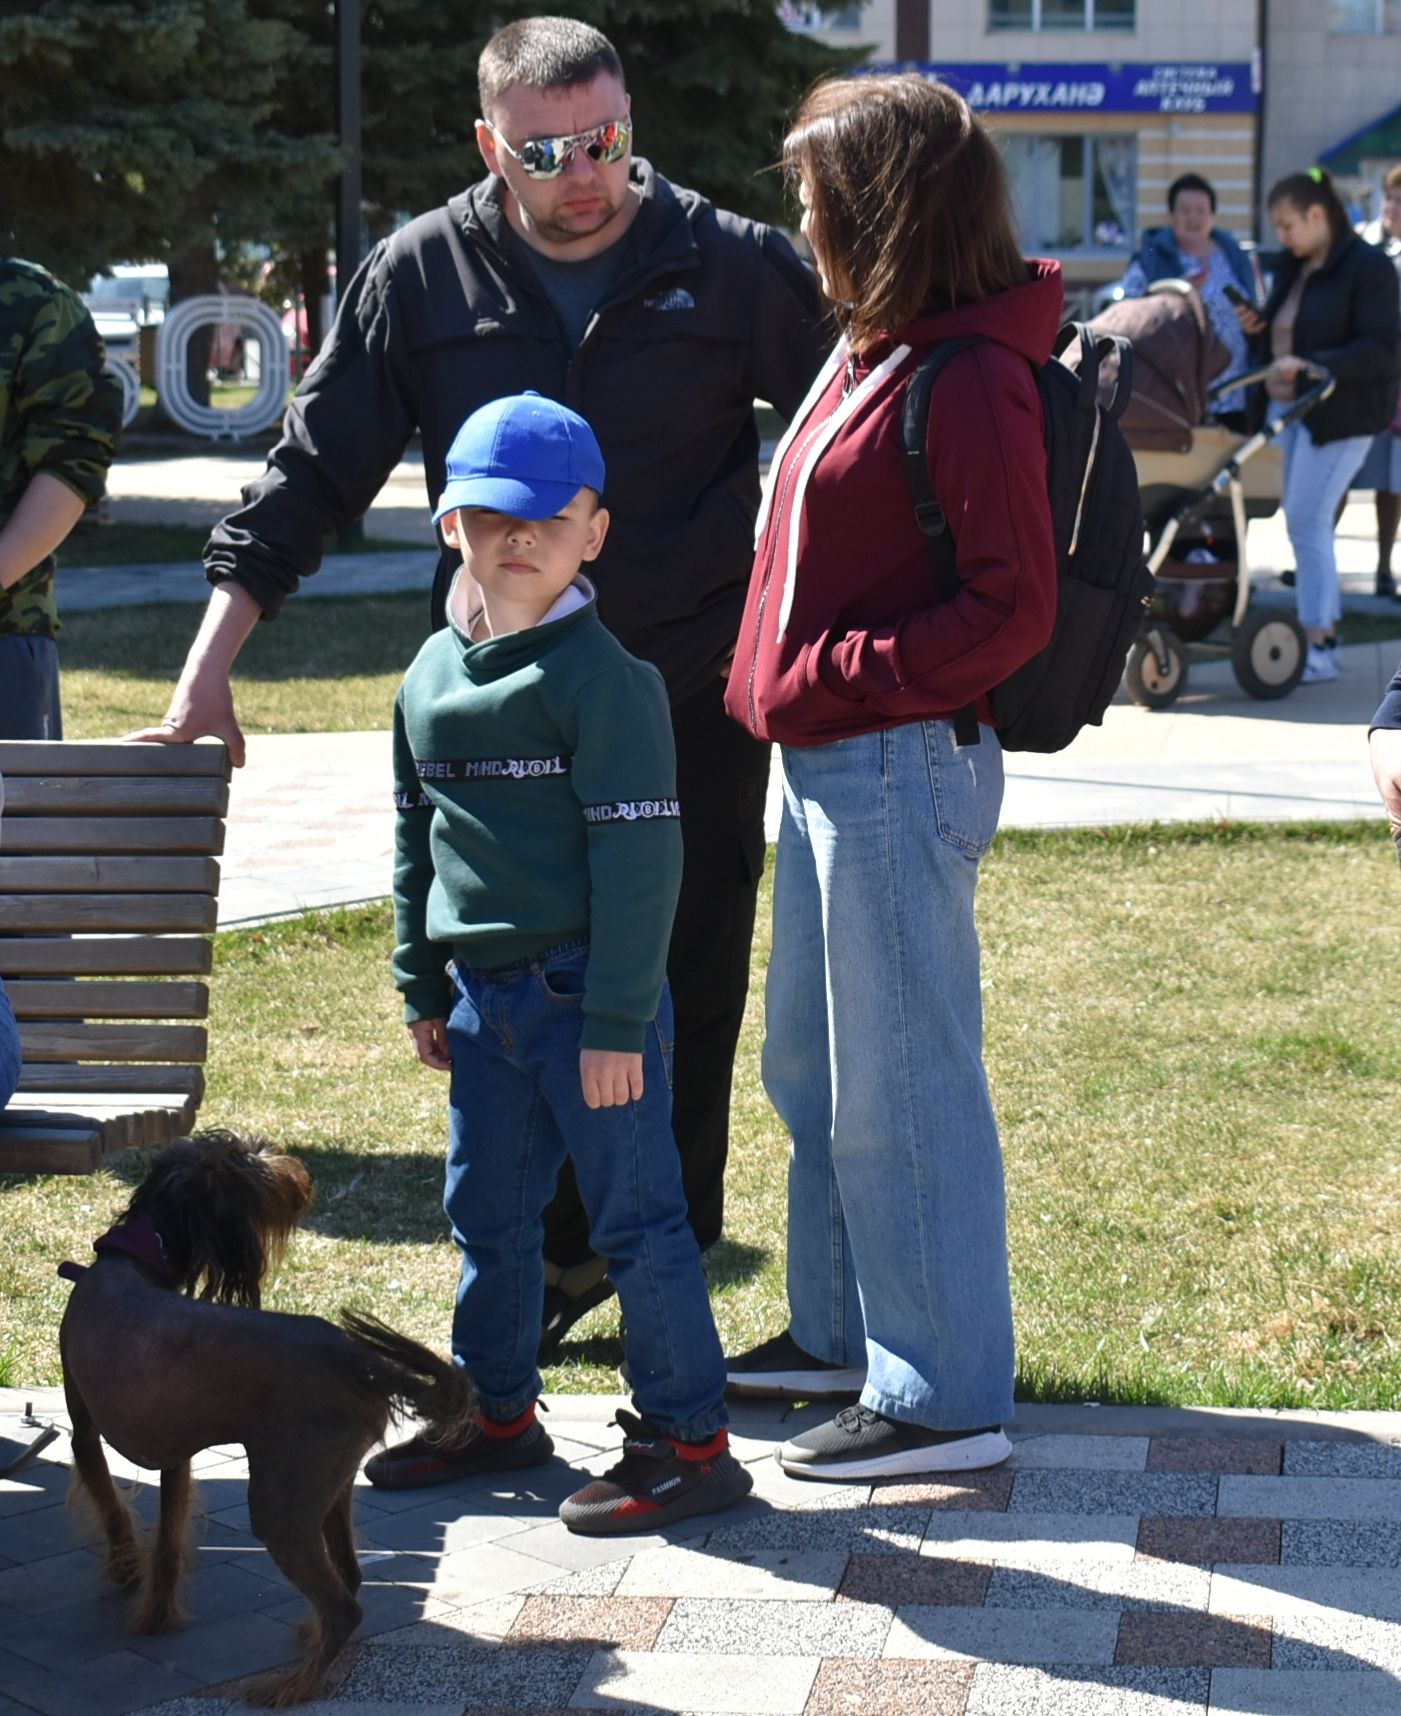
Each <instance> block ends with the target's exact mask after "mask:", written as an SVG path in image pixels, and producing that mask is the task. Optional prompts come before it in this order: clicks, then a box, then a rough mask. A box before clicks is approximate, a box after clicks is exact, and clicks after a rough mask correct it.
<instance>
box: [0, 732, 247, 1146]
mask: <svg viewBox="0 0 1401 1716" xmlns="http://www.w3.org/2000/svg"><path fill="white" fill-rule="evenodd" d="M0 775H3V776H4V781H5V808H4V816H3V819H2V820H0V977H3V978H4V981H5V988H6V990H7V992H8V994H9V997H10V1001H11V1003H12V1004H13V1006H14V1010H15V1015H16V1017H17V1018H18V1020H19V1025H20V1042H21V1045H22V1049H23V1056H24V1069H23V1071H22V1073H21V1075H20V1088H19V1090H18V1091H17V1092H16V1093H15V1095H14V1096H13V1097H12V1098H11V1100H10V1103H9V1106H8V1107H7V1108H6V1109H5V1111H4V1114H3V1115H0V1173H10V1174H88V1173H92V1172H93V1170H94V1169H96V1168H97V1167H98V1166H99V1165H100V1163H101V1161H102V1158H103V1157H104V1156H105V1155H107V1154H109V1153H110V1152H112V1151H114V1150H124V1149H127V1148H129V1147H132V1146H137V1145H147V1144H164V1143H167V1142H169V1140H171V1139H172V1138H182V1137H184V1136H185V1134H186V1133H187V1132H188V1131H189V1129H190V1126H191V1124H192V1122H193V1120H194V1117H195V1113H196V1111H197V1109H198V1108H199V1104H200V1100H201V1098H202V1097H203V1095H204V1071H203V1062H204V1058H205V1052H206V1047H207V1032H206V1031H205V1028H204V1025H203V1024H201V1023H198V1022H197V1021H200V1020H203V1019H205V1018H206V1017H207V1016H208V1012H209V990H208V986H207V984H206V983H205V982H204V981H203V979H204V978H206V977H207V976H208V974H209V970H210V966H211V964H212V960H213V947H212V944H211V942H210V940H209V938H210V936H211V934H212V933H213V930H214V926H215V918H216V914H217V911H218V892H219V865H218V862H217V854H218V853H219V852H221V851H222V850H223V845H224V815H225V812H226V811H227V809H228V803H229V760H228V752H227V751H226V750H225V749H224V747H223V746H222V745H125V744H117V743H110V744H109V743H102V744H83V743H78V744H20V743H14V742H10V743H0Z"/></svg>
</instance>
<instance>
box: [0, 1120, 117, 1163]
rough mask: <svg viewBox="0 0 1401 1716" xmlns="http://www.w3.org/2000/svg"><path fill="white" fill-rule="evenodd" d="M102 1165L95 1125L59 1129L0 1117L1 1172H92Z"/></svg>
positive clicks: (100, 1144)
mask: <svg viewBox="0 0 1401 1716" xmlns="http://www.w3.org/2000/svg"><path fill="white" fill-rule="evenodd" d="M101 1166H102V1134H101V1133H100V1132H99V1131H98V1130H97V1128H96V1127H92V1126H85V1127H77V1126H75V1127H73V1128H72V1129H71V1130H62V1129H59V1128H50V1127H47V1126H30V1125H28V1124H26V1123H25V1122H24V1121H20V1122H19V1123H18V1124H16V1125H10V1124H9V1123H8V1122H7V1121H5V1120H3V1119H0V1174H93V1173H96V1172H97V1170H98V1169H99V1168H100V1167H101Z"/></svg>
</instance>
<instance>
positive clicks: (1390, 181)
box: [1382, 167, 1401, 191]
mask: <svg viewBox="0 0 1401 1716" xmlns="http://www.w3.org/2000/svg"><path fill="white" fill-rule="evenodd" d="M1398 186H1401V167H1393V168H1392V169H1391V171H1390V172H1389V173H1388V174H1387V176H1386V177H1385V178H1384V179H1383V180H1382V189H1383V190H1384V191H1394V190H1396V189H1397V187H1398Z"/></svg>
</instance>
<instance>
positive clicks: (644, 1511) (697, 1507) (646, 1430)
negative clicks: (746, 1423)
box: [559, 1412, 754, 1537]
mask: <svg viewBox="0 0 1401 1716" xmlns="http://www.w3.org/2000/svg"><path fill="white" fill-rule="evenodd" d="M614 1422H615V1423H616V1424H620V1425H621V1426H622V1428H623V1430H624V1432H625V1434H626V1436H627V1440H626V1441H625V1442H624V1443H623V1457H622V1459H621V1460H619V1461H618V1463H617V1465H616V1466H613V1467H612V1468H611V1469H610V1470H609V1471H608V1472H606V1473H605V1474H604V1475H603V1477H601V1478H595V1479H594V1481H593V1482H592V1483H591V1484H585V1486H584V1487H583V1489H581V1490H577V1491H576V1492H575V1493H574V1494H573V1495H572V1496H570V1497H569V1499H568V1500H567V1501H565V1502H562V1503H561V1504H560V1510H559V1517H560V1518H561V1519H562V1520H563V1521H564V1523H565V1525H567V1526H568V1527H569V1529H570V1531H577V1532H580V1533H582V1534H583V1535H584V1536H586V1537H621V1536H623V1535H624V1534H625V1533H627V1532H638V1531H658V1530H660V1529H661V1527H662V1526H664V1525H670V1524H671V1523H672V1522H673V1520H678V1519H689V1518H690V1517H691V1515H692V1514H696V1513H714V1512H715V1511H716V1510H717V1509H718V1508H722V1507H729V1506H731V1505H732V1504H733V1503H734V1502H737V1501H741V1500H742V1499H743V1498H744V1497H745V1496H747V1495H748V1494H749V1492H750V1490H752V1489H753V1488H754V1480H753V1478H752V1477H750V1475H749V1473H748V1472H747V1471H745V1469H744V1467H743V1466H741V1465H740V1463H739V1461H738V1460H737V1459H735V1457H734V1455H733V1454H732V1453H731V1452H730V1438H729V1433H728V1432H727V1431H725V1430H717V1431H716V1432H715V1434H714V1435H713V1436H712V1437H711V1438H710V1440H709V1441H708V1442H682V1441H679V1440H678V1439H677V1438H676V1437H674V1436H663V1435H661V1434H659V1433H658V1432H657V1431H655V1430H652V1429H651V1428H650V1427H649V1426H648V1425H647V1424H645V1423H644V1422H643V1420H642V1419H640V1418H636V1417H634V1416H633V1414H632V1413H631V1412H620V1413H619V1414H618V1416H617V1418H616V1419H615V1420H614Z"/></svg>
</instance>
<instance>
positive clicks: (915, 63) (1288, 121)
mask: <svg viewBox="0 0 1401 1716" xmlns="http://www.w3.org/2000/svg"><path fill="white" fill-rule="evenodd" d="M794 21H795V22H796V23H797V26H798V27H800V28H807V29H812V30H814V31H815V32H816V33H818V34H820V35H821V36H822V37H823V39H825V40H827V41H829V42H832V43H834V44H836V43H846V44H848V45H850V44H852V43H854V42H857V41H860V42H864V43H869V44H871V56H870V58H871V62H872V63H873V64H874V65H878V66H880V67H881V68H882V69H885V68H889V69H897V68H898V69H902V70H904V69H909V70H918V71H920V72H922V73H924V74H925V75H926V76H930V77H938V78H940V79H941V80H943V81H946V82H948V83H950V84H952V85H953V86H954V87H955V88H957V89H959V90H960V91H961V92H962V93H963V94H964V95H966V96H967V97H968V99H969V101H970V103H971V104H972V105H973V106H974V107H975V108H977V109H978V110H979V112H980V113H981V114H982V116H983V118H984V120H985V121H986V123H987V124H988V126H989V128H990V129H991V130H992V131H993V132H994V134H995V135H996V137H997V138H998V141H999V143H1000V145H1001V147H1002V150H1003V154H1004V158H1005V159H1006V161H1007V165H1008V168H1009V171H1010V174H1011V180H1012V189H1013V194H1014V197H1015V199H1016V205H1017V213H1018V219H1019V222H1020V226H1021V237H1022V243H1023V246H1024V247H1025V249H1027V250H1028V251H1029V252H1034V253H1035V254H1038V255H1049V256H1055V257H1057V258H1058V259H1059V260H1060V262H1061V263H1062V265H1063V267H1064V269H1065V273H1066V282H1067V287H1068V289H1069V291H1070V292H1071V293H1072V294H1073V295H1078V296H1079V297H1080V298H1081V300H1082V302H1083V301H1084V299H1085V298H1087V297H1088V295H1089V294H1090V293H1092V292H1093V290H1094V289H1095V288H1096V287H1097V286H1099V285H1101V284H1103V283H1104V282H1105V281H1108V280H1113V279H1116V278H1117V277H1118V276H1119V275H1120V274H1121V273H1122V272H1123V270H1124V268H1125V266H1126V265H1127V263H1128V260H1129V258H1130V256H1131V255H1132V254H1133V252H1134V250H1135V249H1136V248H1137V246H1138V241H1139V236H1140V235H1141V233H1142V232H1143V230H1144V229H1145V228H1147V227H1152V226H1158V225H1161V224H1163V222H1165V220H1166V218H1167V210H1166V195H1167V189H1168V186H1169V185H1170V184H1171V183H1172V181H1173V180H1174V179H1175V178H1176V177H1177V176H1178V175H1179V174H1180V173H1185V172H1196V173H1200V174H1202V175H1203V176H1204V177H1206V178H1207V179H1209V180H1210V181H1211V183H1212V184H1213V185H1214V186H1215V188H1216V192H1217V197H1218V209H1217V219H1218V222H1219V224H1220V225H1221V226H1223V227H1225V228H1226V229H1227V230H1228V231H1230V232H1233V233H1235V234H1236V235H1237V236H1238V237H1241V238H1256V237H1261V236H1264V237H1266V238H1268V236H1269V235H1268V233H1264V234H1262V232H1261V222H1262V220H1263V209H1262V207H1261V204H1262V201H1263V197H1264V194H1265V191H1266V190H1267V188H1268V186H1269V185H1270V184H1271V183H1272V182H1273V181H1274V180H1275V179H1276V178H1279V177H1281V176H1282V175H1283V174H1284V173H1286V172H1290V171H1293V170H1294V169H1296V168H1298V167H1307V166H1311V165H1313V164H1314V163H1315V162H1317V161H1320V160H1322V161H1324V162H1325V164H1331V165H1333V166H1334V169H1335V171H1337V172H1339V173H1340V175H1341V177H1342V178H1343V180H1344V183H1345V185H1346V186H1347V188H1348V189H1349V190H1350V191H1351V192H1352V193H1353V194H1354V197H1355V200H1356V201H1357V202H1358V204H1359V209H1360V212H1362V213H1367V214H1370V213H1372V212H1375V211H1374V207H1373V206H1372V205H1373V200H1374V191H1375V187H1377V186H1379V185H1380V181H1381V177H1382V176H1383V174H1384V172H1385V170H1386V168H1387V167H1388V166H1390V165H1394V164H1395V163H1396V162H1397V161H1401V109H1398V105H1397V104H1398V102H1401V0H1151V3H1150V0H870V3H869V4H868V5H866V6H864V7H860V8H859V9H853V8H852V7H851V6H847V7H845V8H844V9H835V8H829V9H821V8H819V7H817V6H816V5H810V6H809V7H808V9H807V11H806V12H805V13H803V14H802V15H801V18H798V17H797V16H796V15H795V19H794ZM1393 132H1394V133H1395V136H1394V138H1393V136H1392V133H1393ZM1393 142H1394V144H1395V147H1394V149H1391V151H1390V154H1389V155H1388V149H1389V147H1390V145H1391V144H1392V143H1393Z"/></svg>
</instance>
